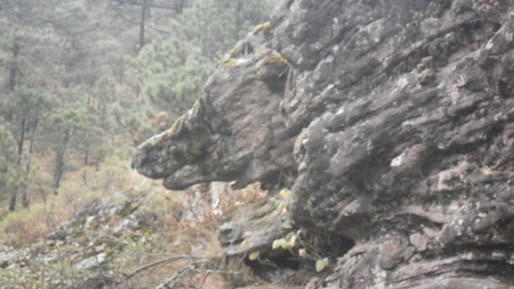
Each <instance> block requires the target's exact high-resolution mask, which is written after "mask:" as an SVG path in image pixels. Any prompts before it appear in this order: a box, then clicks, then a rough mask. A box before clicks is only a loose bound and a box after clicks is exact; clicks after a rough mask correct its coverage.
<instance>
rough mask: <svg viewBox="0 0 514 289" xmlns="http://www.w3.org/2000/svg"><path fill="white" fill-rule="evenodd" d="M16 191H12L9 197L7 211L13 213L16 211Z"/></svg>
mask: <svg viewBox="0 0 514 289" xmlns="http://www.w3.org/2000/svg"><path fill="white" fill-rule="evenodd" d="M16 195H17V193H16V189H12V191H11V196H10V198H9V211H11V212H14V211H15V210H16Z"/></svg>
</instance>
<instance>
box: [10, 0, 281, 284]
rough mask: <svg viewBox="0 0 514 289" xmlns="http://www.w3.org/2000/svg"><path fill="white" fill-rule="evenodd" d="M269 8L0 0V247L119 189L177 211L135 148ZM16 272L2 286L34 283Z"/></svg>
mask: <svg viewBox="0 0 514 289" xmlns="http://www.w3.org/2000/svg"><path fill="white" fill-rule="evenodd" d="M272 8H273V2H272V1H258V0H67V1H60V0H45V1H40V0H0V247H1V246H8V248H11V249H12V248H14V249H16V248H21V247H23V246H27V245H30V244H35V243H37V242H41V241H43V240H44V239H45V238H47V234H48V233H49V232H51V231H53V230H55V229H56V228H57V226H58V224H60V223H61V222H63V221H64V220H67V219H69V218H71V217H73V216H74V215H76V214H77V212H79V211H80V209H81V208H82V207H83V206H85V205H86V204H88V203H89V202H91V201H92V200H95V199H99V198H103V197H105V196H110V195H113V194H115V193H117V192H127V191H130V192H131V194H140V195H149V194H150V192H152V193H155V194H157V195H158V196H157V197H156V198H161V199H158V201H154V203H156V204H157V203H158V204H159V205H160V206H161V207H162V205H163V204H167V205H169V206H170V207H173V208H174V209H176V210H174V211H173V212H172V211H170V210H168V209H169V208H168V209H166V208H161V209H162V212H163V214H166V213H168V214H170V215H174V216H175V217H176V214H177V211H178V210H182V209H183V208H182V209H178V208H177V207H179V206H180V205H183V203H184V200H183V199H184V196H183V195H181V194H178V193H173V192H167V191H165V190H164V189H162V187H161V186H160V184H158V183H154V182H152V181H149V180H146V179H144V178H143V177H141V176H138V175H137V174H136V173H135V172H134V171H132V170H131V168H130V160H131V157H132V154H133V152H134V150H135V147H136V146H137V145H138V144H140V143H141V142H142V141H144V140H145V139H147V138H148V137H150V136H152V135H153V134H156V133H158V132H160V131H163V130H165V129H166V128H168V127H169V126H170V125H171V124H172V123H173V121H174V119H175V118H176V117H177V116H179V115H181V114H182V113H184V112H185V111H186V110H187V109H189V108H190V107H191V105H192V103H193V102H194V101H195V100H196V99H197V98H198V97H199V96H200V95H201V93H202V86H203V84H204V83H205V81H206V80H207V78H208V76H209V75H210V73H211V72H212V71H213V70H214V69H215V67H216V65H217V64H218V62H219V60H220V59H222V58H223V57H224V55H225V54H226V53H227V51H229V50H230V48H231V47H233V46H234V45H235V44H236V42H237V41H238V40H239V39H242V38H244V36H245V35H246V34H247V33H251V31H252V29H253V27H255V26H256V25H258V24H260V23H263V22H265V21H266V20H267V17H268V15H269V14H270V13H271V10H272ZM246 192H247V193H248V191H246ZM155 194H154V195H155ZM245 194H246V193H245ZM248 194H250V195H259V194H261V192H257V189H255V190H254V189H251V190H250V192H249V193H248ZM166 200H167V201H166ZM227 206H228V205H227ZM152 210H157V209H156V208H152ZM160 217H161V219H166V216H160ZM175 217H173V218H175ZM170 218H172V217H170ZM210 221H215V220H210ZM173 222H175V223H176V218H175V220H174V221H173ZM175 223H174V224H171V225H170V224H168V225H169V226H172V225H173V226H176V225H177V224H175ZM196 225H198V226H200V225H199V223H197V224H196ZM186 227H187V226H186ZM206 227H210V228H213V226H211V225H206ZM182 228H184V226H182ZM188 228H189V227H188ZM168 229H169V228H168ZM189 229H191V228H189ZM201 230H202V228H194V230H192V231H201ZM190 231H191V230H190ZM215 236H216V235H215V230H213V229H211V232H210V233H209V234H206V235H205V236H204V237H205V238H216V237H215ZM160 237H161V242H164V241H171V240H164V239H162V238H165V235H162V236H160ZM173 238H176V235H175V236H174V237H173ZM213 243H215V241H213ZM6 248H7V247H6ZM11 249H9V250H11ZM163 250H166V249H163ZM183 251H184V250H183ZM185 251H187V250H185ZM185 251H184V252H185ZM186 253H187V252H186ZM147 259H151V257H148V258H146V259H145V258H139V260H138V262H144V261H145V260H146V261H148V260H147ZM134 262H135V261H134ZM132 265H133V266H136V265H137V264H136V263H134V264H132ZM60 266H61V267H64V266H63V264H62V262H61V265H60ZM120 266H121V267H125V268H127V266H128V265H127V264H122V265H120ZM35 271H37V270H36V269H34V270H33V272H29V273H27V274H26V275H27V276H29V277H27V276H26V277H27V278H28V279H30V278H36V277H34V274H35V273H38V272H35ZM18 273H19V272H18ZM20 274H21V273H20ZM30 274H32V275H30ZM59 274H60V276H61V277H63V278H64V277H65V276H64V275H63V274H62V272H60V273H59ZM59 274H57V275H59ZM70 274H71V273H70ZM0 275H1V274H0ZM65 275H66V274H65ZM30 276H31V277H30ZM4 277H5V276H4ZM4 277H2V276H0V279H2V278H4ZM16 280H17V281H16ZM20 280H21V279H20V278H19V276H18V277H16V278H14V277H13V278H12V279H10V281H9V282H13V283H12V284H11V285H9V286H10V287H9V288H32V287H30V286H36V285H27V284H30V283H31V282H32V284H36V283H34V282H36V281H34V280H32V281H20ZM2 282H4V283H3V284H8V283H5V282H7V281H5V280H4V281H2ZM24 282H25V283H24ZM37 282H43V283H44V280H43V281H42V280H39V281H37ZM156 282H157V281H156ZM38 284H39V283H38ZM45 284H46V283H45ZM125 285H126V284H125ZM17 286H18V287H17ZM27 286H29V287H27ZM37 286H41V287H37V288H45V287H44V286H43V285H41V284H39V285H37ZM45 286H46V285H45ZM52 286H55V285H52ZM54 288H58V287H54ZM127 288H128V287H127Z"/></svg>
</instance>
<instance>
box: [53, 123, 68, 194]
mask: <svg viewBox="0 0 514 289" xmlns="http://www.w3.org/2000/svg"><path fill="white" fill-rule="evenodd" d="M70 134H71V129H70V128H68V129H66V131H65V132H64V138H63V142H62V144H61V146H60V147H59V148H58V149H57V150H56V152H55V169H54V194H55V195H57V190H58V189H59V186H60V185H61V179H62V175H63V173H64V155H65V154H66V147H67V146H68V142H69V140H70Z"/></svg>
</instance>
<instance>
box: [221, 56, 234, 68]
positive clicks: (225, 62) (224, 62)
mask: <svg viewBox="0 0 514 289" xmlns="http://www.w3.org/2000/svg"><path fill="white" fill-rule="evenodd" d="M236 64H237V59H235V58H224V59H221V60H220V61H218V65H220V66H223V67H225V68H230V67H234V66H235V65H236Z"/></svg>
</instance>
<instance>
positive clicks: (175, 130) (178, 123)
mask: <svg viewBox="0 0 514 289" xmlns="http://www.w3.org/2000/svg"><path fill="white" fill-rule="evenodd" d="M183 126H184V116H181V117H179V118H177V120H175V122H174V123H173V125H172V126H171V128H170V129H168V130H167V131H166V132H165V135H166V138H168V139H169V138H172V137H174V136H176V135H178V134H179V133H180V131H181V130H182V127H183Z"/></svg>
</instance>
